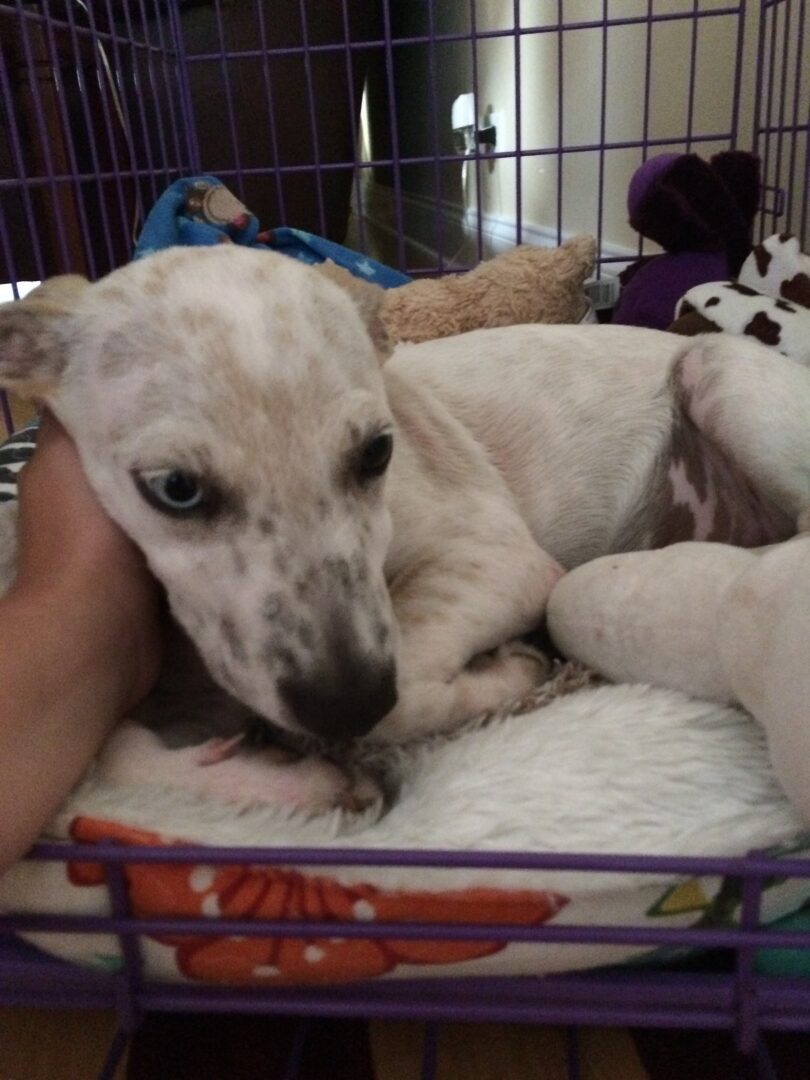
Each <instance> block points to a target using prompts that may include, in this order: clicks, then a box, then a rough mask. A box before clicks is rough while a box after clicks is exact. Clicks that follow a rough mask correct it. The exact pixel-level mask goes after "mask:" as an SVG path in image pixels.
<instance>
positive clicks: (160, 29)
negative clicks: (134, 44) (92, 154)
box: [152, 0, 182, 159]
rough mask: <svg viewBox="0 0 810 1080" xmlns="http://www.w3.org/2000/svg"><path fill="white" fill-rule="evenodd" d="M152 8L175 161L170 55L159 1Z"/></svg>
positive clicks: (177, 144) (176, 136) (179, 153)
mask: <svg viewBox="0 0 810 1080" xmlns="http://www.w3.org/2000/svg"><path fill="white" fill-rule="evenodd" d="M152 7H153V8H154V11H155V20H154V21H155V24H156V28H157V37H158V41H159V43H160V49H159V56H160V67H161V69H162V71H163V88H164V92H165V95H166V97H165V100H166V101H167V103H168V106H169V121H170V124H171V132H172V136H173V142H174V154H175V159H179V158H180V157H181V156H182V151H181V149H180V132H179V129H178V126H177V111H176V109H175V104H174V94H173V93H172V86H171V82H172V80H171V78H170V76H169V73H168V62H169V58H170V57H171V56H172V53H171V51H170V50H169V49H168V48H167V46H166V39H165V36H164V26H163V20H164V15H162V14H161V10H160V0H152ZM175 66H176V60H175ZM180 100H181V104H182V96H181V97H180Z"/></svg>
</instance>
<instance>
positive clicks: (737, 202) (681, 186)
mask: <svg viewBox="0 0 810 1080" xmlns="http://www.w3.org/2000/svg"><path fill="white" fill-rule="evenodd" d="M759 196H760V182H759V159H758V158H756V157H755V156H754V155H753V154H749V153H748V152H746V151H744V150H727V151H725V152H723V153H721V154H716V155H715V156H714V157H713V158H712V159H711V160H710V161H708V162H706V161H703V159H702V158H699V157H698V156H697V154H659V155H658V156H657V157H653V158H650V159H649V160H648V161H645V162H644V164H643V165H642V166H641V167H640V168H639V169H637V170H636V172H635V174H634V176H633V179H632V180H631V182H630V190H629V192H628V196H627V208H628V211H629V214H630V224H631V225H632V226H633V228H634V229H636V230H637V231H638V232H640V233H641V235H642V236H646V237H647V238H648V239H649V240H654V241H655V242H656V243H658V244H660V245H661V247H662V248H663V249H664V254H663V255H652V256H646V257H644V258H641V259H638V260H637V261H636V262H634V263H631V264H630V266H628V267H627V269H626V270H624V271H622V274H621V275H620V280H621V283H622V294H621V297H620V298H619V303H618V304H617V306H616V310H615V311H614V313H613V322H614V323H623V324H625V325H629V326H649V327H652V328H654V329H657V330H666V328H667V327H668V326H669V325H670V324H671V323H672V321H673V319H674V317H675V305H676V304H677V302H678V301H679V300H680V299H681V297H682V296H683V295H684V293H686V292H688V291H689V289H691V288H693V287H694V286H695V285H702V284H703V283H704V282H706V281H727V280H729V279H730V278H735V277H736V276H737V274H738V273H739V270H740V267H741V266H742V264H743V262H744V261H745V259H746V257H747V255H748V253H749V252H750V250H751V236H752V232H753V225H754V215H755V214H756V211H757V207H758V205H759Z"/></svg>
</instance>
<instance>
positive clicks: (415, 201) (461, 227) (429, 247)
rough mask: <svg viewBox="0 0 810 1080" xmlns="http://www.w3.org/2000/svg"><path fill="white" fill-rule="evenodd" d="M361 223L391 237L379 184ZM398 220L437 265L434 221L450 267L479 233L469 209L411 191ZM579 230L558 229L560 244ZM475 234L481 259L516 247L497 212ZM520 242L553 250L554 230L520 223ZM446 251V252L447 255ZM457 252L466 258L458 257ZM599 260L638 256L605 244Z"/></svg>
mask: <svg viewBox="0 0 810 1080" xmlns="http://www.w3.org/2000/svg"><path fill="white" fill-rule="evenodd" d="M363 201H364V204H365V216H366V220H367V221H368V222H369V223H370V224H371V225H373V226H374V227H375V228H377V229H380V230H381V231H382V232H384V233H385V234H386V235H388V236H396V234H397V230H396V224H395V217H396V215H395V213H394V193H393V190H392V189H391V188H389V187H387V186H385V185H382V184H373V183H370V184H369V185H368V187H367V188H366V191H365V197H364V200H363ZM402 208H403V216H404V219H405V221H406V223H407V241H408V244H409V245H413V246H414V247H415V248H416V249H418V250H419V251H420V252H422V253H423V254H424V255H425V256H427V257H428V258H429V259H431V260H432V261H435V262H436V263H437V265H438V262H439V252H438V251H437V249H436V246H435V245H436V230H437V221H438V220H440V221H441V222H442V229H443V232H444V235H445V238H446V240H447V241H449V242H446V243H445V244H443V245H442V246H443V248H444V257H443V261H444V265H445V266H448V267H452V265H453V262H454V256H453V252H456V251H457V252H458V254H456V256H455V259H456V260H458V262H459V264H464V263H469V252H470V245H471V244H474V245H475V248H476V255H477V239H478V235H479V222H478V214H477V210H476V207H475V206H468V207H466V208H465V207H464V206H461V205H459V204H458V203H447V202H445V203H438V204H437V203H436V202H435V200H433V199H430V198H428V197H427V196H424V195H417V194H414V193H412V192H402ZM577 231H581V230H574V231H572V230H570V229H568V230H563V233H562V237H561V238H560V241H559V242H565V241H566V240H569V239H570V238H571V237H572V236H574V235H576V232H577ZM480 235H481V241H482V249H483V256H484V258H491V257H492V256H493V255H500V254H501V253H502V252H504V251H509V250H510V249H511V248H513V247H514V246H515V245H516V244H517V243H518V230H517V222H516V221H515V219H514V218H509V217H505V216H502V215H498V214H491V213H486V212H485V213H483V214H482V215H481V221H480ZM520 242H521V243H523V244H531V245H533V246H534V247H556V246H557V244H558V236H557V228H556V226H552V225H547V224H544V223H540V222H535V221H523V222H522V225H521V231H520ZM448 249H449V253H448ZM462 251H466V252H467V258H463V257H462V258H460V257H459V256H460V255H461V253H462ZM601 255H602V257H603V258H610V259H619V260H626V261H627V262H632V261H633V260H634V259H636V258H637V257H638V250H637V249H633V248H628V247H626V246H622V245H619V244H614V243H611V242H610V241H606V240H603V241H602V251H601ZM621 266H622V264H621V263H618V264H617V263H607V264H605V265H603V267H602V276H608V277H615V276H616V275H617V274H618V272H619V270H620V269H621Z"/></svg>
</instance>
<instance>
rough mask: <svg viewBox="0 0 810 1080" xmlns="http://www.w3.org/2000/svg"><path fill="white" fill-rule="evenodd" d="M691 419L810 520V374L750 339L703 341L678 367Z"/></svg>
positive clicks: (803, 521)
mask: <svg viewBox="0 0 810 1080" xmlns="http://www.w3.org/2000/svg"><path fill="white" fill-rule="evenodd" d="M673 378H674V388H675V391H676V394H677V395H678V396H679V397H680V399H681V401H682V402H683V404H684V407H685V409H686V412H687V414H688V415H689V416H690V418H691V419H692V421H693V422H694V423H695V424H696V426H697V427H698V428H699V429H700V431H701V432H702V433H703V435H705V436H706V438H707V439H709V440H710V441H711V442H713V443H714V445H715V446H717V447H718V448H719V449H720V450H721V451H722V452H723V453H724V454H725V455H726V456H727V457H728V458H729V459H730V460H731V461H733V462H734V463H735V464H736V465H737V466H738V468H740V469H741V470H742V472H743V473H744V474H745V475H746V476H747V477H748V479H749V480H750V482H751V483H752V484H753V485H754V486H755V487H756V488H757V490H758V491H759V492H760V493H761V494H762V495H764V496H765V497H766V498H767V499H769V500H771V501H772V502H773V503H774V504H775V505H776V506H777V507H778V508H779V509H780V510H782V511H784V512H785V513H787V514H788V515H789V516H790V517H791V518H792V519H793V522H794V523H796V524H797V525H800V526H801V525H807V524H808V523H809V522H808V516H810V513H809V512H810V369H808V368H806V367H804V366H803V365H802V364H800V363H798V362H797V361H795V360H791V359H788V358H787V357H784V356H782V355H780V354H779V353H777V352H775V351H772V350H770V349H766V348H765V347H764V346H761V345H758V344H756V343H755V342H752V341H749V340H746V339H745V338H732V337H729V336H727V335H721V336H714V335H713V336H712V337H711V338H704V339H703V340H701V341H700V342H699V343H696V344H695V345H693V346H692V347H691V348H689V349H688V350H687V351H686V352H685V353H684V354H683V355H682V356H681V357H680V358H679V359H678V360H677V361H676V362H675V367H674V370H673Z"/></svg>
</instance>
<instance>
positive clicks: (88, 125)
mask: <svg viewBox="0 0 810 1080" xmlns="http://www.w3.org/2000/svg"><path fill="white" fill-rule="evenodd" d="M67 17H68V26H69V29H70V39H71V43H72V45H73V51H74V54H75V55H76V56H77V57H78V56H79V50H80V46H79V39H78V36H77V34H76V21H75V18H74V14H73V6H72V5H70V4H69V5H68V7H67ZM90 29H91V39H90V40H91V41H92V43H93V53H94V55H95V50H96V38H95V35H93V33H92V26H91V28H90ZM75 75H76V82H77V83H78V86H79V97H80V99H81V106H82V115H83V116H84V125H85V131H86V134H87V142H88V146H89V149H90V160H91V162H92V165H93V175H94V176H96V177H97V180H96V195H97V196H98V204H99V215H100V217H101V232H102V236H103V238H104V246H105V248H106V250H107V267H108V268H109V267H112V266H113V265H114V262H115V256H114V254H113V241H112V228H111V225H110V218H109V215H108V213H107V200H106V198H105V197H104V184H103V183H102V181H101V179H100V176H101V166H100V162H99V156H98V143H97V142H96V133H95V131H94V129H93V118H92V116H91V115H90V91H89V88H88V86H87V80H86V79H85V77H84V65H83V64H82V63H81V62H78V63H77V64H76V69H75ZM109 175H110V178H111V179H113V180H115V179H116V177H117V175H118V174H117V171H116V169H115V168H113V171H112V172H111V173H110V174H109ZM80 197H81V196H80ZM86 246H87V247H90V246H91V245H90V244H86ZM95 273H96V271H95V270H94V271H93V274H94V276H95Z"/></svg>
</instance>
